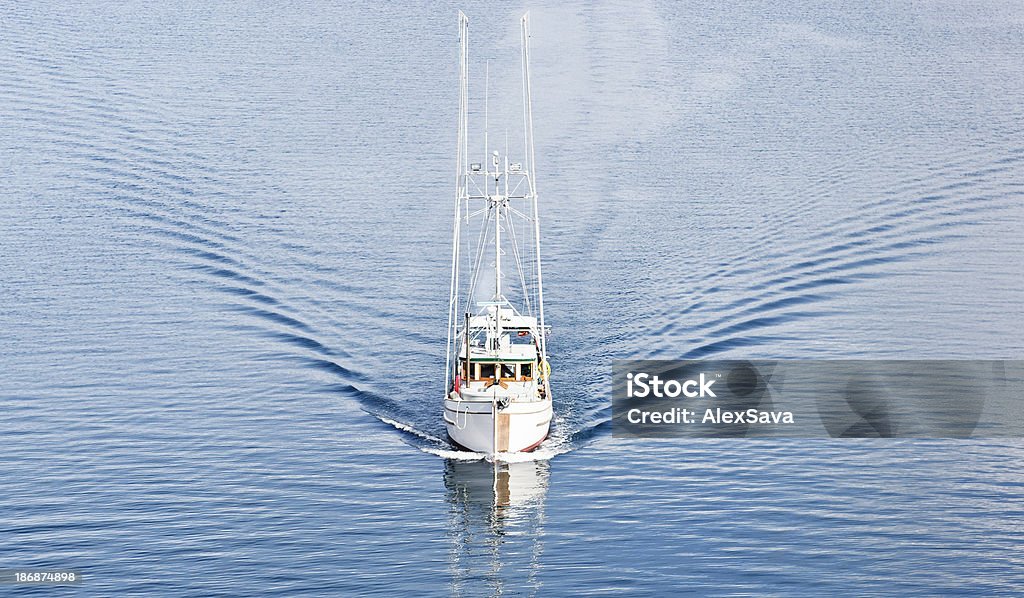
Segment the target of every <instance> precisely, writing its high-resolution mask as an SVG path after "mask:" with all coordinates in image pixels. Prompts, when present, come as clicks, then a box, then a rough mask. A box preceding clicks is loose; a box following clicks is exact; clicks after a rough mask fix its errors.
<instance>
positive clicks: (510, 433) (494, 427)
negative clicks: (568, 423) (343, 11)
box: [444, 398, 552, 454]
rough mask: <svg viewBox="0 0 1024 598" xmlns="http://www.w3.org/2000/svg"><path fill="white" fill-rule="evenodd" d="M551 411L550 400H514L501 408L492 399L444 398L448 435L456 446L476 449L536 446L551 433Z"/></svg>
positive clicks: (506, 450)
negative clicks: (496, 406) (460, 399)
mask: <svg viewBox="0 0 1024 598" xmlns="http://www.w3.org/2000/svg"><path fill="white" fill-rule="evenodd" d="M551 413H552V410H551V401H531V402H522V403H518V402H513V403H510V404H509V405H508V406H507V407H505V408H504V409H498V410H495V408H494V405H493V404H492V403H491V402H490V401H488V402H483V401H458V400H453V399H451V398H449V399H447V400H445V402H444V421H445V426H446V427H447V429H448V437H449V438H450V439H451V441H452V443H453V444H454V445H456V446H457V447H459V448H461V449H464V450H469V451H473V452H477V453H487V454H494V453H517V452H529V451H532V450H534V449H536V448H537V446H538V445H540V443H541V442H543V441H544V439H545V438H547V436H548V432H549V430H550V428H551ZM495 416H497V421H496V420H495Z"/></svg>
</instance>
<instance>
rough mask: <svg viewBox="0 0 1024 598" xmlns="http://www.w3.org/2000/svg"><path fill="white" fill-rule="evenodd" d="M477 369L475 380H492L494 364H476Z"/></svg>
mask: <svg viewBox="0 0 1024 598" xmlns="http://www.w3.org/2000/svg"><path fill="white" fill-rule="evenodd" d="M476 367H477V370H476V371H477V375H476V379H477V380H484V379H486V378H490V379H494V364H493V363H478V364H477V365H476Z"/></svg>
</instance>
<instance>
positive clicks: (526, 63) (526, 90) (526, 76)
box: [520, 12, 551, 397]
mask: <svg viewBox="0 0 1024 598" xmlns="http://www.w3.org/2000/svg"><path fill="white" fill-rule="evenodd" d="M520 25H521V30H520V31H521V33H520V45H521V49H522V60H523V69H522V70H523V127H524V131H523V133H524V137H525V142H526V153H527V158H528V159H529V161H530V163H529V166H528V167H527V172H528V173H529V176H528V177H527V180H528V181H529V183H530V199H531V203H532V204H533V251H534V254H533V255H534V259H535V260H536V261H537V315H538V316H539V317H540V327H539V330H538V332H539V336H540V356H541V361H540V365H541V367H542V368H546V367H547V365H546V364H547V361H548V350H547V328H545V327H544V278H543V276H542V274H541V265H540V214H539V212H538V210H537V179H536V177H537V166H536V161H535V160H534V151H533V94H532V90H531V89H530V13H529V12H527V13H526V14H524V15H523V18H522V19H521V21H520ZM544 392H545V393H546V394H547V396H548V397H550V396H551V387H550V383H549V381H548V375H547V373H545V374H544Z"/></svg>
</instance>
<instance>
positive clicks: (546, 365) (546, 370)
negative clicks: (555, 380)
mask: <svg viewBox="0 0 1024 598" xmlns="http://www.w3.org/2000/svg"><path fill="white" fill-rule="evenodd" d="M540 370H541V371H542V372H544V377H545V378H547V377H548V376H550V375H551V364H550V363H548V360H547V359H545V360H544V361H542V362H541V364H540Z"/></svg>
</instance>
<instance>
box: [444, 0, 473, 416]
mask: <svg viewBox="0 0 1024 598" xmlns="http://www.w3.org/2000/svg"><path fill="white" fill-rule="evenodd" d="M468 75H469V17H467V16H466V15H465V13H463V12H462V11H461V10H460V11H459V123H458V134H457V136H456V147H457V149H456V156H455V220H454V222H453V224H452V227H453V230H452V277H451V284H450V287H449V292H448V345H447V348H446V351H445V367H444V395H445V396H448V390H449V388H451V376H452V354H453V352H454V348H455V346H457V345H458V336H457V335H456V330H457V327H458V316H457V313H456V312H457V311H458V305H459V283H458V281H459V246H460V233H461V231H460V223H461V221H462V218H461V216H462V213H461V211H462V201H463V199H464V195H465V185H464V180H463V178H464V176H465V172H464V171H465V170H466V163H467V161H468V160H469V154H468V152H469V138H468V137H469V76H468ZM468 328H469V326H468V322H467V330H468ZM466 350H467V352H468V351H469V349H468V345H467V349H466Z"/></svg>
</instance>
